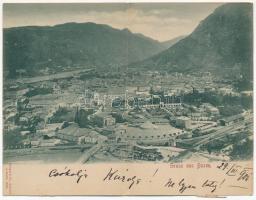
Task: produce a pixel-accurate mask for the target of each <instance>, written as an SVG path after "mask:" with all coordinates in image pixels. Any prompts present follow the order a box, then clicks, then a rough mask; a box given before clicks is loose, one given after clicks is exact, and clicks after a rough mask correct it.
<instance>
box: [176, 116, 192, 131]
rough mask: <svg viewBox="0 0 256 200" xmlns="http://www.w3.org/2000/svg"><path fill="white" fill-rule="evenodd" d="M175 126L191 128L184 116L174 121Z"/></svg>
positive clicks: (188, 120)
mask: <svg viewBox="0 0 256 200" xmlns="http://www.w3.org/2000/svg"><path fill="white" fill-rule="evenodd" d="M176 126H177V127H179V128H185V129H190V128H191V119H190V118H188V117H185V116H181V117H178V118H177V119H176Z"/></svg>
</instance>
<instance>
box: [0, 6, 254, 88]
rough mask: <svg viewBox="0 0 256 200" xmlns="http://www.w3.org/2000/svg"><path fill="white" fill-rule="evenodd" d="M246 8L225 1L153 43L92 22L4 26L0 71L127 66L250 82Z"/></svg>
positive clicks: (248, 9) (250, 50) (12, 73)
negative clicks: (180, 32) (181, 32)
mask: <svg viewBox="0 0 256 200" xmlns="http://www.w3.org/2000/svg"><path fill="white" fill-rule="evenodd" d="M252 19H253V17H252V4H250V3H227V4H224V5H222V6H220V7H218V8H216V9H215V11H214V12H213V13H212V14H210V15H209V16H208V17H206V18H205V19H204V20H202V21H201V22H200V24H199V25H198V26H197V27H196V29H195V30H194V31H193V32H192V33H191V34H190V35H188V36H181V37H178V38H174V39H173V40H170V41H167V42H162V43H161V42H158V41H156V40H153V39H151V38H149V37H146V36H144V35H142V34H135V33H132V32H130V31H129V30H128V29H123V30H119V29H115V28H112V27H110V26H108V25H102V24H95V23H66V24H61V25H55V26H44V27H38V26H29V27H17V28H7V29H4V31H3V37H4V45H3V48H4V69H5V70H6V71H7V73H8V74H9V76H10V77H11V76H12V77H15V75H16V72H17V69H26V70H27V72H28V73H29V72H30V73H31V72H32V73H33V71H38V70H40V69H43V68H45V67H50V68H51V67H52V68H54V67H56V66H63V67H65V66H71V67H72V66H83V67H84V68H91V67H98V68H108V66H126V67H127V66H128V68H136V69H137V70H141V71H143V70H155V69H157V70H163V71H168V72H183V73H190V72H197V71H209V72H212V73H214V74H216V75H219V76H221V77H224V78H225V77H227V76H228V77H233V78H236V79H237V78H240V79H242V81H244V82H245V84H247V85H248V84H251V83H252V76H253V75H252V74H253V73H252V69H253V26H252Z"/></svg>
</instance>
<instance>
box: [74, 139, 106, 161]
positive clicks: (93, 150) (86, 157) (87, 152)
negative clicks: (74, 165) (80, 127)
mask: <svg viewBox="0 0 256 200" xmlns="http://www.w3.org/2000/svg"><path fill="white" fill-rule="evenodd" d="M103 144H104V142H103V141H102V142H101V141H100V142H99V143H98V144H96V145H94V146H93V147H92V148H90V149H89V150H85V152H84V153H83V155H82V156H81V157H80V158H79V159H78V161H77V162H78V163H83V164H84V163H86V162H87V161H88V160H89V159H90V157H92V156H93V155H94V154H95V153H97V152H98V151H99V150H100V149H101V148H102V147H103Z"/></svg>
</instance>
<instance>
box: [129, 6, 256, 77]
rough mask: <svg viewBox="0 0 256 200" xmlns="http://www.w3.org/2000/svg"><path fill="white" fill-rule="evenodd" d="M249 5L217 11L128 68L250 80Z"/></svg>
mask: <svg viewBox="0 0 256 200" xmlns="http://www.w3.org/2000/svg"><path fill="white" fill-rule="evenodd" d="M252 29H253V26H252V4H249V3H230V4H225V5H223V6H220V7H218V8H217V9H216V10H215V11H214V12H213V13H212V14H211V15H209V16H208V17H207V18H206V19H204V20H203V21H202V22H201V23H200V24H199V25H198V27H197V28H196V29H195V30H194V31H193V32H192V33H191V34H190V35H189V36H187V37H186V38H184V39H182V40H180V41H179V42H178V43H176V44H175V45H173V46H172V47H171V48H169V49H167V50H165V51H163V52H161V53H159V54H157V55H155V56H153V57H151V58H149V59H146V60H144V61H142V62H139V63H137V64H133V65H131V66H130V67H142V68H143V67H144V68H146V69H156V68H157V69H162V70H167V71H177V72H193V71H197V70H200V71H210V72H213V73H215V74H219V75H230V76H234V78H235V77H236V78H237V77H243V80H245V81H246V80H247V81H249V82H250V80H252V68H253V51H252V48H253V39H252V38H253V32H252Z"/></svg>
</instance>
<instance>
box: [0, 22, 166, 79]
mask: <svg viewBox="0 0 256 200" xmlns="http://www.w3.org/2000/svg"><path fill="white" fill-rule="evenodd" d="M3 36H4V67H5V70H6V71H7V73H8V72H9V75H11V76H13V77H15V74H16V73H15V72H16V71H17V70H18V69H25V70H26V71H27V72H28V73H31V74H33V72H36V71H38V70H40V69H43V68H46V67H48V68H54V67H57V66H63V67H67V66H71V67H72V66H84V67H85V68H86V67H88V68H90V67H92V66H96V67H102V68H107V67H108V66H109V65H112V66H113V65H126V64H128V63H130V62H135V61H139V60H142V59H145V58H147V57H150V56H152V55H154V54H156V53H159V52H160V51H162V50H164V49H166V47H164V45H162V44H161V43H160V42H158V41H155V40H153V39H150V38H148V37H145V36H143V35H141V34H133V33H131V32H130V31H129V30H128V29H123V30H118V29H114V28H112V27H110V26H107V25H100V24H94V23H81V24H80V23H67V24H62V25H56V26H53V27H50V26H46V27H36V26H30V27H17V28H8V29H4V32H3Z"/></svg>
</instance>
